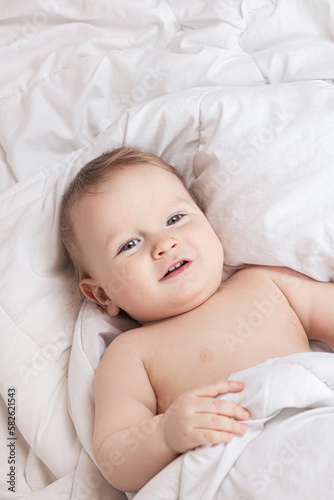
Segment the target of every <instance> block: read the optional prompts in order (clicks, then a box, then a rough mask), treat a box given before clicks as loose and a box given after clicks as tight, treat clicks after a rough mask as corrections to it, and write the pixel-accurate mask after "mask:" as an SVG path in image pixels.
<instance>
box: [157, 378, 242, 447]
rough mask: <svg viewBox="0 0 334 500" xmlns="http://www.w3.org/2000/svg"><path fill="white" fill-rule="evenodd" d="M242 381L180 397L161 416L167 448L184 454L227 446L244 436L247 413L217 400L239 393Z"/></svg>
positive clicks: (207, 388) (202, 388)
mask: <svg viewBox="0 0 334 500" xmlns="http://www.w3.org/2000/svg"><path fill="white" fill-rule="evenodd" d="M243 389H244V384H243V383H242V382H237V381H235V380H224V381H222V382H218V383H217V384H211V385H206V386H204V387H200V388H199V389H194V390H190V391H186V392H184V393H183V394H181V396H179V397H178V398H177V399H176V400H175V401H174V403H173V404H172V405H171V406H170V407H169V408H168V410H167V411H166V413H165V414H164V416H163V419H162V424H163V428H164V434H165V438H166V441H167V444H168V445H169V447H170V448H171V449H172V450H173V451H174V452H176V453H184V452H185V451H187V450H191V449H192V448H195V447H196V446H199V445H203V444H209V443H211V444H214V443H228V442H229V441H231V439H232V437H233V434H240V435H242V434H244V433H245V432H246V424H244V423H242V422H238V420H247V418H248V417H249V412H248V411H247V410H245V409H244V408H242V407H241V406H238V405H237V404H235V403H232V402H230V401H224V400H222V399H218V398H216V396H218V395H219V394H226V393H227V392H240V391H242V390H243Z"/></svg>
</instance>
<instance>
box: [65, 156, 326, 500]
mask: <svg viewBox="0 0 334 500" xmlns="http://www.w3.org/2000/svg"><path fill="white" fill-rule="evenodd" d="M237 230H238V228H236V231H237ZM61 235H62V239H63V241H64V244H65V246H66V248H67V251H68V253H69V255H70V258H71V260H72V262H73V264H74V267H75V269H76V272H77V277H78V281H79V284H80V289H81V291H82V293H83V294H84V295H85V296H86V297H87V298H88V299H89V300H91V301H93V302H95V303H96V304H97V305H98V306H99V307H100V308H102V309H103V310H104V311H106V312H107V314H109V315H110V316H116V315H117V314H119V312H120V311H122V312H123V313H124V312H126V313H127V314H128V315H129V316H130V317H131V318H134V319H135V320H136V321H137V322H138V323H139V324H140V325H141V326H140V327H139V328H135V329H132V330H130V331H127V332H124V333H122V334H121V335H119V336H118V337H117V338H116V339H115V340H114V341H113V342H112V343H111V344H110V346H109V347H108V349H107V351H106V352H105V354H104V356H103V358H102V360H101V362H100V365H99V367H98V370H97V373H96V378H95V425H94V438H93V441H94V442H93V446H94V454H95V458H96V462H97V464H98V466H99V467H100V469H101V472H102V473H103V475H104V476H105V477H106V479H107V480H108V481H109V482H110V483H111V484H112V485H113V486H115V487H116V488H118V489H120V490H123V491H127V492H130V491H132V492H135V491H138V490H139V489H140V488H141V487H142V486H144V485H145V484H146V483H147V482H148V481H149V480H150V479H151V478H152V477H153V476H154V475H155V474H157V473H158V472H159V471H160V470H162V469H163V468H164V467H165V466H166V465H167V464H168V463H170V462H171V461H172V460H174V459H175V458H176V457H177V456H178V455H179V454H181V453H184V452H186V451H187V450H190V449H192V448H195V447H197V446H199V445H204V444H208V443H228V442H229V441H231V439H232V438H233V436H234V435H236V434H237V435H243V434H244V433H245V432H246V423H245V421H247V418H248V417H249V412H248V411H247V409H245V408H242V407H241V406H239V405H237V404H234V403H232V402H229V401H227V400H224V399H223V398H217V396H218V395H224V394H226V393H228V392H238V391H242V390H243V384H242V383H241V382H238V381H233V380H227V379H228V378H229V377H230V375H231V374H232V373H233V372H236V371H238V370H242V369H245V368H248V367H251V366H254V365H256V364H258V363H261V362H263V361H265V360H267V359H268V358H276V357H281V356H286V355H289V354H294V353H300V352H307V351H310V346H309V339H318V340H322V341H324V342H327V343H329V344H333V342H334V339H333V336H334V334H333V331H334V329H333V325H334V312H333V311H334V308H333V303H334V286H333V284H332V283H319V282H316V281H314V280H313V279H311V278H308V277H306V276H304V275H302V274H299V273H297V272H294V271H292V270H288V269H286V268H277V267H262V266H249V267H246V268H244V269H242V270H240V271H238V272H237V273H235V274H234V275H233V276H232V277H231V278H229V279H228V280H227V281H225V282H223V283H222V271H223V264H224V252H223V248H222V244H221V242H220V240H219V238H218V237H217V235H216V234H215V232H214V231H213V229H212V227H211V226H210V224H209V222H208V220H207V219H206V217H205V215H204V213H203V210H202V207H201V203H200V201H199V200H198V199H197V198H196V196H195V195H194V193H191V192H190V191H189V190H188V188H187V187H186V185H185V182H184V181H183V180H182V178H181V177H180V175H179V174H178V173H177V172H176V170H174V169H173V168H172V167H170V166H169V165H167V164H166V163H164V162H163V161H162V160H161V159H160V158H158V157H156V156H154V155H151V154H147V153H143V152H141V151H138V150H136V149H134V148H128V147H125V148H119V149H117V150H114V151H112V152H110V153H106V154H104V155H102V156H101V157H99V158H97V159H96V160H93V161H92V162H90V163H89V164H87V165H86V166H85V167H84V168H83V169H82V170H81V171H80V172H79V173H78V175H77V176H76V178H75V179H74V180H73V181H72V183H71V184H70V186H69V187H68V189H67V191H66V193H65V195H64V198H63V201H62V207H61Z"/></svg>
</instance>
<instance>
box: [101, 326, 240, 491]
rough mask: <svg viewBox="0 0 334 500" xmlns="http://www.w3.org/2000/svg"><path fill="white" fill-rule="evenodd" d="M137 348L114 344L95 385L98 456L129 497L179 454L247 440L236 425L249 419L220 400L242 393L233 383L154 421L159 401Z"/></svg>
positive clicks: (190, 394)
mask: <svg viewBox="0 0 334 500" xmlns="http://www.w3.org/2000/svg"><path fill="white" fill-rule="evenodd" d="M136 344H137V342H133V337H132V339H131V338H130V337H129V336H127V334H122V335H121V336H120V337H118V338H117V339H116V340H115V341H113V342H112V344H111V345H110V347H109V348H108V350H107V351H106V353H105V355H104V356H103V358H102V360H101V363H100V365H99V368H98V371H97V374H96V380H95V428H94V443H93V444H94V455H95V458H96V461H97V464H98V466H99V468H100V470H101V472H102V473H103V475H104V476H105V477H106V479H107V480H108V481H109V482H110V483H111V484H112V485H113V486H115V487H116V488H118V489H120V490H123V491H128V492H130V491H138V490H139V489H140V488H141V487H143V486H144V485H145V484H146V483H147V482H148V481H149V480H150V479H151V478H152V477H153V476H155V475H156V474H157V473H158V472H160V471H161V470H162V469H163V468H164V467H165V466H166V465H168V464H169V463H170V462H171V461H172V460H174V459H175V458H176V457H177V456H178V455H179V454H180V453H183V452H185V451H187V450H189V449H192V448H195V447H196V446H198V445H200V444H207V443H219V442H223V443H224V442H228V441H230V440H231V436H232V433H238V434H243V433H244V432H245V429H242V427H241V425H242V424H241V423H240V422H238V421H237V420H236V419H239V420H246V419H247V417H248V415H247V414H246V415H243V414H242V410H243V408H241V407H240V406H237V405H235V404H234V403H231V402H227V401H223V400H220V399H217V398H216V396H217V395H218V394H223V393H226V392H238V391H240V390H242V389H243V384H242V383H241V382H233V381H223V382H220V383H217V384H213V385H211V386H206V387H203V388H200V389H198V390H191V391H187V392H185V393H183V394H182V395H181V396H180V397H179V398H177V399H176V400H175V401H174V403H173V404H172V405H171V406H170V407H169V409H168V410H167V412H166V413H165V414H162V415H156V397H155V394H154V391H153V389H152V386H151V383H150V381H149V377H148V375H147V372H146V370H145V366H144V364H143V361H142V359H141V358H140V355H138V349H137V347H136ZM137 346H138V344H137Z"/></svg>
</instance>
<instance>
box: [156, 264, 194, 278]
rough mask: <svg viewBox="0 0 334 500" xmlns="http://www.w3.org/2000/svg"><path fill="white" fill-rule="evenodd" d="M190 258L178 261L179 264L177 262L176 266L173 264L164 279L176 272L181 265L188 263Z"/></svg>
mask: <svg viewBox="0 0 334 500" xmlns="http://www.w3.org/2000/svg"><path fill="white" fill-rule="evenodd" d="M188 262H189V261H188V260H180V262H178V263H177V264H175V265H174V266H171V267H170V268H169V269H168V271H167V273H166V274H165V275H164V276H163V278H162V279H164V278H166V277H167V276H169V275H170V274H173V273H175V272H176V271H178V270H179V269H180V268H181V267H183V266H184V265H186V264H188Z"/></svg>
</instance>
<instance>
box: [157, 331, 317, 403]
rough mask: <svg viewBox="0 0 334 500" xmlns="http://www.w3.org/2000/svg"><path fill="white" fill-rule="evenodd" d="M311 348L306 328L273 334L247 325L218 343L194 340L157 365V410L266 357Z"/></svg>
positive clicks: (224, 334)
mask: <svg viewBox="0 0 334 500" xmlns="http://www.w3.org/2000/svg"><path fill="white" fill-rule="evenodd" d="M282 337H283V338H282ZM310 350H311V349H310V346H309V342H308V338H307V336H306V334H305V332H304V331H299V332H297V331H295V332H292V331H290V332H287V334H281V335H276V337H274V336H273V335H267V334H266V333H264V332H263V333H262V334H261V332H259V331H258V332H256V333H255V332H254V331H252V330H251V329H247V328H246V327H244V328H243V329H240V330H239V331H238V332H234V333H233V334H231V333H229V332H225V333H222V334H221V337H220V342H219V344H217V343H216V342H212V343H210V342H200V343H195V342H193V343H192V344H190V346H188V348H186V346H185V348H184V349H182V351H178V352H176V349H174V353H173V356H168V358H161V357H160V361H159V365H157V366H156V367H155V377H154V379H155V383H154V385H155V387H154V390H155V394H156V397H157V402H158V407H157V408H158V413H164V412H165V411H166V410H167V409H168V407H169V406H170V405H171V404H172V403H173V401H175V399H176V398H177V397H178V396H179V395H181V394H182V393H183V392H184V391H187V390H189V389H195V388H197V387H201V386H204V385H206V384H210V383H215V382H217V381H218V380H224V379H227V378H228V377H230V376H231V375H232V374H233V373H234V372H237V371H239V370H244V369H246V368H250V367H252V366H255V365H257V364H259V363H262V362H264V361H266V360H267V359H271V358H277V357H283V356H287V355H290V354H295V353H299V352H307V351H310ZM152 380H153V378H152Z"/></svg>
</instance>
